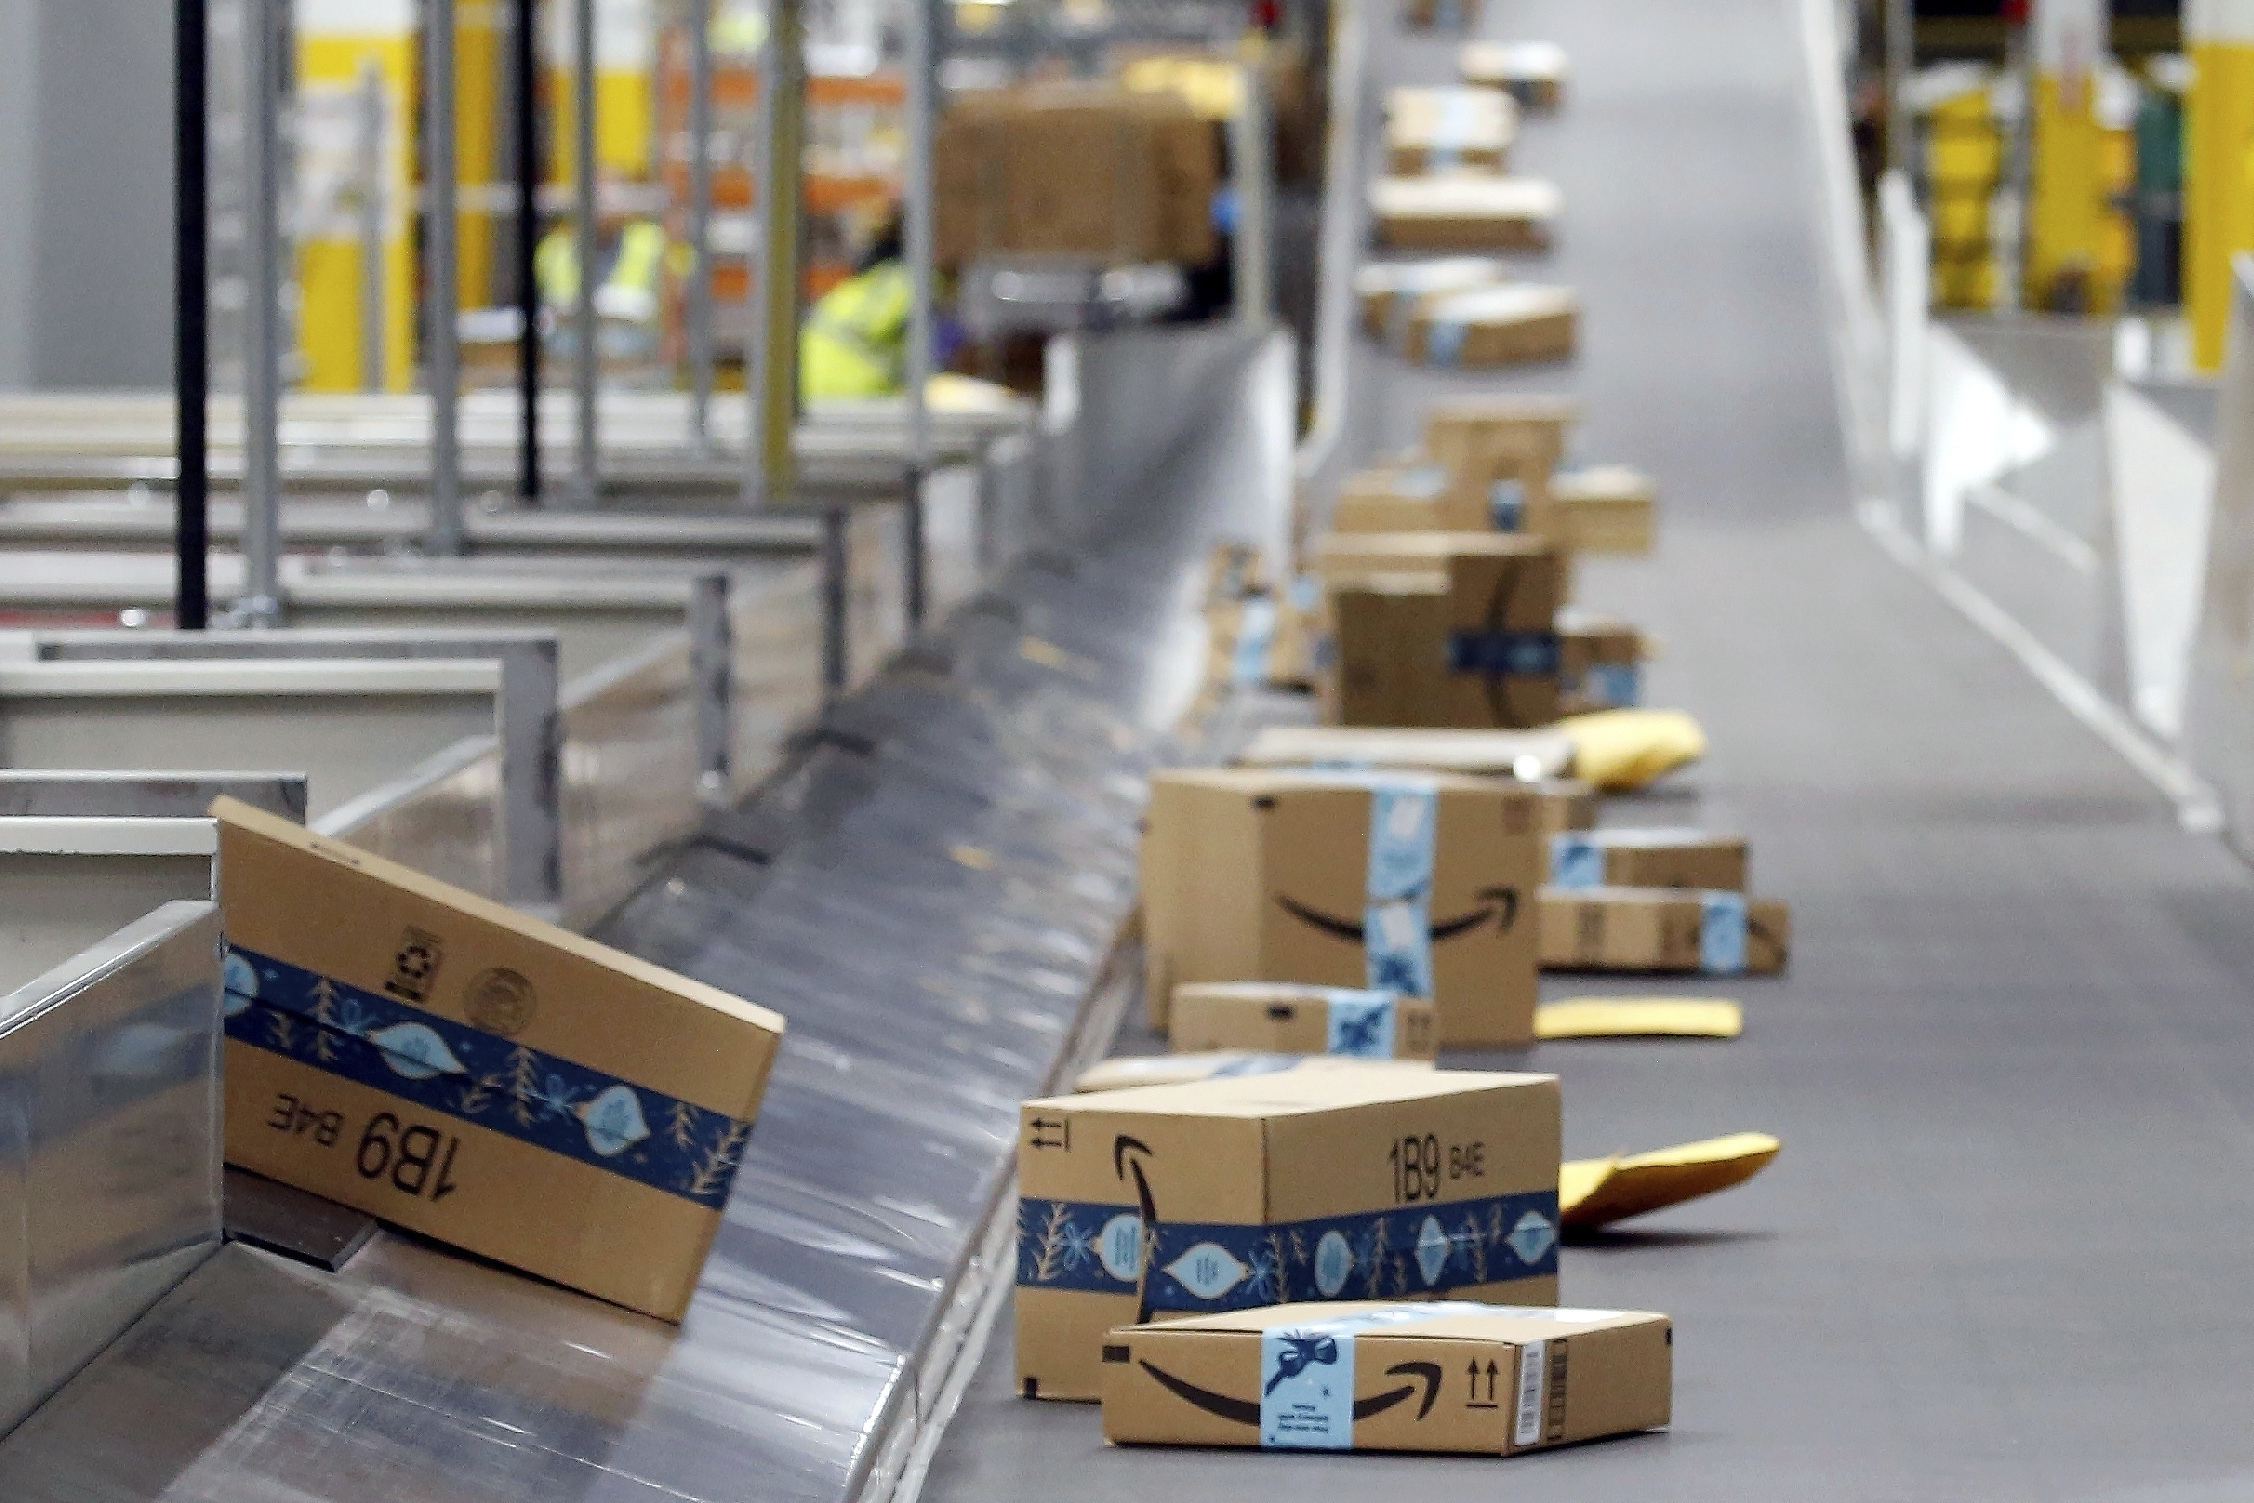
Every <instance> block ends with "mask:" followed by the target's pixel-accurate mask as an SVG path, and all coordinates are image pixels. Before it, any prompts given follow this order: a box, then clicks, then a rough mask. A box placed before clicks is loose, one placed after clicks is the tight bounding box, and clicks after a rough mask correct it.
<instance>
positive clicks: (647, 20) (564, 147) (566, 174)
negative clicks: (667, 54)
mask: <svg viewBox="0 0 2254 1503" xmlns="http://www.w3.org/2000/svg"><path fill="white" fill-rule="evenodd" d="M571 3H572V0H557V3H555V4H552V5H551V6H550V7H549V21H550V26H549V32H548V35H549V39H550V40H549V48H548V63H549V68H550V78H551V83H552V85H553V87H551V89H550V90H549V98H550V99H551V100H552V101H553V110H554V119H555V130H554V134H553V141H554V156H553V159H552V160H551V162H550V164H549V170H550V172H551V173H552V174H553V178H554V180H555V181H556V182H559V183H569V182H571V180H572V168H571V142H572V140H573V134H572V132H573V130H574V124H573V121H572V92H571V68H572V57H571V25H570V22H571ZM656 72H657V14H656V7H655V4H654V0H595V167H596V170H597V171H598V172H599V173H601V174H603V175H605V176H614V177H618V178H621V179H626V180H632V181H638V180H640V179H643V178H646V177H648V176H649V175H650V173H651V170H652V168H653V166H654V160H653V157H652V152H653V150H654V148H655V145H656V140H657V79H656Z"/></svg>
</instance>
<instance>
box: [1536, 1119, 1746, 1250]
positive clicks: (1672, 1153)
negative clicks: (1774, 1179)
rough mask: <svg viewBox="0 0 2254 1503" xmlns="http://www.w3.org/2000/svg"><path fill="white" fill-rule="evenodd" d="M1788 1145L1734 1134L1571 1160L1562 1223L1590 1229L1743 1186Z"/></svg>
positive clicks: (1560, 1189)
mask: <svg viewBox="0 0 2254 1503" xmlns="http://www.w3.org/2000/svg"><path fill="white" fill-rule="evenodd" d="M1783 1146H1784V1145H1783V1144H1782V1143H1779V1142H1778V1141H1777V1140H1776V1139H1775V1138H1772V1137H1770V1136H1769V1135H1768V1134H1767V1133H1765V1132H1740V1133H1732V1134H1730V1135H1729V1136H1728V1137H1726V1138H1706V1139H1703V1140H1702V1141H1700V1142H1696V1143H1680V1144H1677V1145H1676V1146H1675V1147H1673V1148H1660V1149H1655V1150H1653V1151H1652V1152H1650V1153H1630V1154H1614V1155H1613V1156H1612V1157H1610V1158H1603V1159H1572V1160H1568V1161H1567V1162H1566V1163H1564V1164H1562V1165H1560V1166H1559V1168H1558V1177H1557V1201H1558V1215H1559V1219H1560V1220H1561V1221H1563V1222H1564V1223H1565V1225H1566V1226H1568V1227H1577V1228H1581V1229H1583V1230H1586V1229H1588V1228H1591V1227H1599V1226H1609V1225H1611V1224H1612V1223H1613V1222H1615V1221H1624V1220H1626V1219H1627V1218H1628V1217H1630V1216H1641V1215H1643V1214H1644V1213H1646V1212H1647V1211H1658V1210H1664V1209H1665V1208H1667V1207H1668V1206H1675V1205H1681V1204H1682V1203H1683V1202H1684V1201H1686V1200H1696V1199H1698V1198H1699V1197H1700V1196H1702V1195H1712V1194H1714V1193H1715V1192H1716V1191H1719V1190H1727V1189H1728V1188H1730V1186H1732V1185H1742V1184H1744V1183H1745V1182H1746V1181H1747V1180H1749V1179H1751V1178H1753V1176H1754V1175H1756V1174H1759V1173H1760V1172H1761V1171H1762V1170H1763V1169H1766V1168H1767V1167H1768V1166H1769V1160H1771V1159H1773V1158H1775V1157H1776V1156H1777V1151H1778V1150H1779V1149H1781V1148H1782V1147H1783Z"/></svg>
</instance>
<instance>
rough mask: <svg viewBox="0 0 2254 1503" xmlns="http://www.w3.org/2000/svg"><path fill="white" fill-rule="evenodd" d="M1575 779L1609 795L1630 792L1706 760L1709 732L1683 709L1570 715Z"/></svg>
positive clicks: (1566, 725) (1564, 725)
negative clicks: (1680, 768) (1700, 760)
mask: <svg viewBox="0 0 2254 1503" xmlns="http://www.w3.org/2000/svg"><path fill="white" fill-rule="evenodd" d="M1557 729H1558V730H1561V731H1563V732H1565V734H1566V735H1568V736H1570V737H1571V738H1572V739H1573V775H1574V776H1575V777H1577V778H1579V779H1580V780H1581V781H1582V782H1584V783H1594V784H1595V785H1596V786H1597V787H1599V788H1602V789H1604V790H1606V791H1607V792H1611V793H1625V792H1632V791H1633V790H1635V789H1638V788H1641V787H1643V786H1644V785H1645V784H1647V783H1650V782H1652V781H1653V780H1655V779H1657V778H1659V777H1662V776H1664V775H1665V774H1667V773H1670V772H1673V771H1674V770H1675V769H1676V768H1678V767H1681V766H1683V765H1684V764H1685V763H1687V762H1695V761H1697V760H1698V759H1699V758H1700V757H1703V756H1705V755H1706V732H1705V731H1703V730H1701V729H1700V728H1699V724H1698V722H1697V721H1696V720H1693V719H1692V718H1691V717H1690V716H1688V715H1686V714H1684V713H1683V712H1682V711H1681V710H1599V711H1597V712H1596V713H1595V714H1593V715H1569V716H1567V717H1566V718H1565V719H1563V720H1560V721H1559V722H1558V723H1557Z"/></svg>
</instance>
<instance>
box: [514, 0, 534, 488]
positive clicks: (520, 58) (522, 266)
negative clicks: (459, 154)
mask: <svg viewBox="0 0 2254 1503" xmlns="http://www.w3.org/2000/svg"><path fill="white" fill-rule="evenodd" d="M512 8H513V9H514V11H515V22H514V25H513V27H512V31H511V35H510V38H509V40H510V43H511V45H512V46H513V48H514V51H515V67H514V70H513V71H514V72H515V74H516V90H515V97H514V99H513V100H512V101H511V103H513V104H514V105H515V107H516V159H517V215H516V218H517V242H516V263H517V312H518V313H519V315H520V316H521V317H522V319H523V327H522V330H521V331H520V332H519V333H518V335H517V391H518V394H519V396H520V398H521V399H522V401H523V404H524V415H523V422H524V429H523V433H522V435H521V436H520V438H519V439H518V442H519V444H520V445H521V446H522V452H521V453H520V454H519V455H518V471H517V492H518V494H520V495H521V496H523V497H524V501H525V504H526V505H527V506H537V505H538V504H539V502H540V285H539V283H538V281H537V280H536V279H535V270H534V266H533V262H534V260H535V258H536V257H537V256H538V254H539V249H540V130H539V111H538V109H537V105H538V103H539V99H540V72H539V64H538V62H537V61H536V59H535V52H536V50H537V41H536V38H535V36H534V30H533V29H534V26H535V24H536V19H537V18H536V15H535V0H515V3H514V5H513V7H512Z"/></svg>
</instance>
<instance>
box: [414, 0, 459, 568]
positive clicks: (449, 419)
mask: <svg viewBox="0 0 2254 1503" xmlns="http://www.w3.org/2000/svg"><path fill="white" fill-rule="evenodd" d="M423 66H424V70H425V78H424V82H423V155H424V169H423V170H424V176H425V178H426V180H427V181H428V183H429V185H430V195H429V203H428V205H427V213H428V219H427V221H426V222H425V224H424V225H423V308H424V313H425V316H426V318H427V319H428V327H427V328H426V329H425V330H424V334H423V338H424V340H425V342H426V351H425V367H426V369H427V372H428V377H427V381H426V384H427V385H428V386H429V388H430V551H431V552H433V553H436V554H457V553H460V552H461V551H462V440H461V418H462V348H461V339H462V331H461V297H462V292H461V286H460V283H459V282H458V281H457V280H456V275H457V274H456V272H455V268H454V239H455V235H456V233H457V231H458V229H459V222H458V221H457V220H456V218H455V203H454V199H455V194H454V179H455V173H456V170H457V163H456V162H455V160H454V0H425V5H424V10H423Z"/></svg>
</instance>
